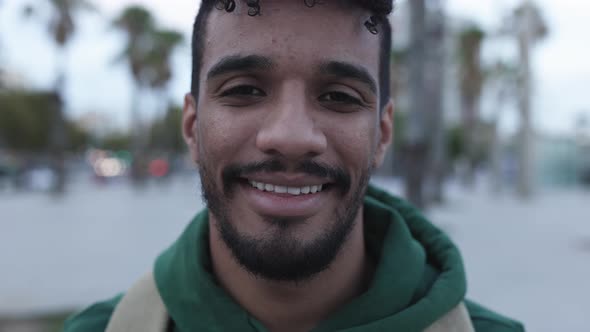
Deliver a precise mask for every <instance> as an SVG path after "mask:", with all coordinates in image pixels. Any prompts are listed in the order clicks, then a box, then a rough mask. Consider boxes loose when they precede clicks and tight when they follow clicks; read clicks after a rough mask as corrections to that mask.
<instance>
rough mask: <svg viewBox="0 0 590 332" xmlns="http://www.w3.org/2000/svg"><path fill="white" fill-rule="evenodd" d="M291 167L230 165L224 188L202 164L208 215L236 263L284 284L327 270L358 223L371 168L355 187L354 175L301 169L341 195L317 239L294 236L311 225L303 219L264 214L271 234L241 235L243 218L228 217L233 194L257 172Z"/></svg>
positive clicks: (309, 166)
mask: <svg viewBox="0 0 590 332" xmlns="http://www.w3.org/2000/svg"><path fill="white" fill-rule="evenodd" d="M286 170H287V167H286V165H285V164H284V163H282V162H281V161H280V160H278V159H273V160H269V161H265V162H261V163H255V164H248V165H230V166H228V167H226V168H225V169H224V170H223V171H222V181H223V183H222V186H221V188H220V187H219V186H216V185H215V173H214V172H213V171H212V169H210V168H209V167H208V164H207V163H206V162H202V163H200V164H199V171H200V174H199V175H200V178H201V189H202V195H203V199H204V201H205V203H206V204H207V207H208V209H209V212H210V213H211V214H212V215H214V216H215V219H216V222H215V227H216V228H217V230H218V232H219V234H220V235H221V239H222V240H223V242H224V243H225V245H226V246H227V247H228V248H229V249H230V252H231V253H232V256H233V257H234V259H235V260H236V262H237V263H238V264H239V265H240V266H241V267H242V268H244V269H245V270H246V271H248V272H249V273H251V274H252V275H254V276H255V277H258V278H262V279H266V280H272V281H283V282H295V283H298V282H304V281H306V280H310V279H312V278H313V277H314V276H316V275H317V274H319V273H320V272H322V271H325V270H326V269H328V268H329V267H330V265H331V263H332V262H333V261H334V259H335V258H336V256H337V255H338V253H339V252H340V250H341V248H342V247H343V245H344V243H345V242H346V241H347V239H348V237H349V235H350V233H351V232H352V229H353V228H354V225H355V219H356V216H357V214H358V211H359V209H360V207H361V204H362V203H363V199H364V196H365V192H366V189H367V186H368V182H369V177H370V172H371V170H370V169H367V170H365V171H363V172H362V173H361V174H360V177H359V180H358V183H357V184H356V186H354V187H353V186H351V180H350V178H351V177H350V175H348V174H347V173H346V172H345V171H344V170H342V169H339V168H334V167H331V166H329V165H324V164H320V163H316V162H313V161H305V162H303V163H301V164H300V165H299V166H298V167H297V171H298V172H300V173H305V174H309V175H313V176H316V177H320V178H326V179H329V180H330V181H331V183H330V186H331V188H330V190H334V193H330V194H338V195H340V196H341V197H342V198H343V199H340V200H339V202H340V204H339V205H338V207H337V208H336V209H335V211H334V212H333V216H332V217H331V219H332V223H330V224H329V225H328V226H326V227H324V229H322V230H321V233H320V234H318V235H317V236H315V237H314V238H313V239H308V240H303V239H301V238H298V237H297V236H296V235H295V234H293V233H294V232H293V230H292V227H293V226H295V225H300V224H302V223H308V222H312V221H309V220H306V219H302V218H273V217H270V216H261V218H263V220H264V221H265V222H267V223H268V224H270V225H273V226H276V227H271V228H270V229H271V230H270V231H267V232H265V233H263V234H259V235H256V236H253V235H249V234H244V233H243V232H240V231H239V230H238V229H237V227H236V225H237V224H239V222H240V216H230V211H231V206H232V204H231V202H232V197H233V193H234V190H235V189H236V187H237V186H238V185H240V183H241V182H242V181H243V178H244V176H246V175H248V174H251V173H256V172H268V173H272V172H280V171H286Z"/></svg>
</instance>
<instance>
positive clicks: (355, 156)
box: [325, 116, 376, 173]
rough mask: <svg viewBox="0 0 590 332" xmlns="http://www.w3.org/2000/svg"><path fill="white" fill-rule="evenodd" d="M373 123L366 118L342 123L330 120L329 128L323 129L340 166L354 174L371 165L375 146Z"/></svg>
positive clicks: (357, 118)
mask: <svg viewBox="0 0 590 332" xmlns="http://www.w3.org/2000/svg"><path fill="white" fill-rule="evenodd" d="M373 122H374V121H372V120H371V119H369V118H368V117H367V116H359V117H356V118H355V119H354V120H351V121H342V122H337V121H334V120H333V119H332V121H331V124H330V127H326V129H325V132H326V133H327V136H328V140H329V142H331V144H332V147H333V150H334V151H335V153H336V154H337V156H338V159H339V160H342V162H343V165H342V166H344V167H346V168H348V169H350V170H351V171H353V172H354V173H358V172H359V171H364V170H366V169H367V168H369V167H370V166H371V164H372V163H373V155H374V151H375V146H376V139H375V136H376V135H375V131H376V125H375V124H374V123H373Z"/></svg>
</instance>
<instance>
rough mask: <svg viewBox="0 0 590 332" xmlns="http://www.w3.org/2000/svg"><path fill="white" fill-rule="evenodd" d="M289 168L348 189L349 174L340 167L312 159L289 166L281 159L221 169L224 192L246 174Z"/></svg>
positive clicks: (274, 171)
mask: <svg viewBox="0 0 590 332" xmlns="http://www.w3.org/2000/svg"><path fill="white" fill-rule="evenodd" d="M289 170H293V171H295V172H297V173H303V174H307V175H311V176H315V177H319V178H323V179H326V180H328V181H330V182H331V183H332V184H333V185H335V186H337V187H339V188H340V190H342V192H347V191H348V190H349V189H350V185H351V179H350V175H349V174H348V172H346V171H345V170H344V169H342V168H340V167H334V166H331V165H328V164H325V163H321V162H317V161H313V160H304V161H302V162H300V163H298V164H297V165H296V166H295V167H294V168H289V165H288V164H287V163H285V162H284V161H283V160H281V159H269V160H265V161H260V162H253V163H248V164H232V165H228V166H227V167H225V168H224V169H223V171H222V179H223V187H224V190H225V192H226V193H229V192H231V190H232V188H233V187H234V185H235V184H236V183H237V182H239V181H240V180H241V179H242V178H244V177H247V176H248V175H251V174H255V173H276V172H287V171H289Z"/></svg>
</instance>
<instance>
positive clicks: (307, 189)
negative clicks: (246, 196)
mask: <svg viewBox="0 0 590 332" xmlns="http://www.w3.org/2000/svg"><path fill="white" fill-rule="evenodd" d="M249 183H250V185H251V186H252V187H254V188H256V189H258V190H260V191H266V192H271V193H272V192H274V193H277V194H289V195H293V196H299V195H308V194H315V193H318V192H321V191H322V189H323V187H324V185H323V184H317V185H311V186H303V187H296V186H281V185H274V184H270V183H263V182H257V181H254V180H251V181H249Z"/></svg>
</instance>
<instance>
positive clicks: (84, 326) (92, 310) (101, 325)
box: [63, 294, 123, 332]
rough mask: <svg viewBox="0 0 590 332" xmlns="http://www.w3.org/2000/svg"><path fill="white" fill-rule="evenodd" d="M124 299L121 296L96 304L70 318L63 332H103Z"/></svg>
mask: <svg viewBox="0 0 590 332" xmlns="http://www.w3.org/2000/svg"><path fill="white" fill-rule="evenodd" d="M122 297H123V294H120V295H117V296H115V297H114V298H112V299H110V300H107V301H103V302H98V303H95V304H93V305H91V306H90V307H88V308H86V309H84V310H82V311H80V312H78V313H76V314H74V315H72V316H70V317H69V318H68V319H67V320H66V321H65V323H64V329H63V332H95V331H96V332H99V331H100V332H103V331H104V330H105V329H106V327H107V324H108V323H109V319H110V318H111V315H112V314H113V312H114V311H115V307H116V306H117V304H118V303H119V301H121V298H122Z"/></svg>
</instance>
